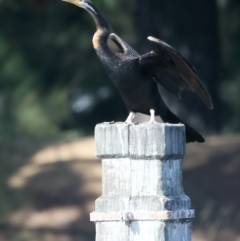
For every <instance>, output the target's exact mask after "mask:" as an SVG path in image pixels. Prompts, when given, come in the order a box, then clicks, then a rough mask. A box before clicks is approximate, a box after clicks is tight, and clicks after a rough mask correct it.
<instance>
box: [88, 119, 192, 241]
mask: <svg viewBox="0 0 240 241" xmlns="http://www.w3.org/2000/svg"><path fill="white" fill-rule="evenodd" d="M95 142H96V155H97V156H98V157H99V158H100V159H102V196H101V197H99V198H98V199H97V200H96V203H95V211H94V212H92V213H91V215H90V216H91V221H94V222H96V241H190V240H191V220H192V218H193V217H194V210H192V209H191V202H190V199H189V197H187V196H186V195H185V194H184V192H183V188H182V159H183V156H184V154H185V128H184V125H182V124H179V125H172V124H161V123H159V124H139V125H133V124H132V125H131V124H126V123H116V124H109V123H104V124H99V125H97V126H96V129H95Z"/></svg>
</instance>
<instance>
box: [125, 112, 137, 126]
mask: <svg viewBox="0 0 240 241" xmlns="http://www.w3.org/2000/svg"><path fill="white" fill-rule="evenodd" d="M134 117H135V113H134V112H130V113H129V115H128V118H127V119H126V120H125V122H126V123H128V124H132V123H133V119H134Z"/></svg>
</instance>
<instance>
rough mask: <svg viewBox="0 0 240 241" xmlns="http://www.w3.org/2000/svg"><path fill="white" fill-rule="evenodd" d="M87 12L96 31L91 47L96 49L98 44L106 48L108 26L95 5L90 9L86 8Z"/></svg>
mask: <svg viewBox="0 0 240 241" xmlns="http://www.w3.org/2000/svg"><path fill="white" fill-rule="evenodd" d="M88 12H89V13H90V14H91V15H92V17H93V19H94V21H95V23H96V27H97V31H96V32H95V34H94V36H93V40H92V41H93V47H94V48H95V49H97V48H98V47H99V46H103V47H105V48H108V45H107V39H108V36H109V27H108V24H107V22H106V20H105V19H104V17H103V16H102V14H101V13H100V12H99V10H98V9H97V8H96V7H95V6H94V7H93V6H92V8H91V9H88Z"/></svg>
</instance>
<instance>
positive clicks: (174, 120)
mask: <svg viewBox="0 0 240 241" xmlns="http://www.w3.org/2000/svg"><path fill="white" fill-rule="evenodd" d="M161 118H162V120H163V121H164V122H168V123H171V124H179V123H182V124H184V125H185V128H186V142H187V143H188V142H195V141H197V142H204V141H205V140H204V138H203V137H202V136H201V135H200V134H199V133H198V132H197V131H195V130H194V129H193V128H192V127H190V126H189V125H187V124H185V123H184V122H183V121H182V120H181V119H180V118H178V117H177V116H176V115H175V114H173V113H172V112H171V111H170V110H169V109H168V108H167V109H166V111H165V113H164V115H161Z"/></svg>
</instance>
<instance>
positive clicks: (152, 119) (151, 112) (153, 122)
mask: <svg viewBox="0 0 240 241" xmlns="http://www.w3.org/2000/svg"><path fill="white" fill-rule="evenodd" d="M150 114H151V118H150V120H149V122H148V123H149V124H156V123H157V121H155V110H153V109H151V110H150Z"/></svg>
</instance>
